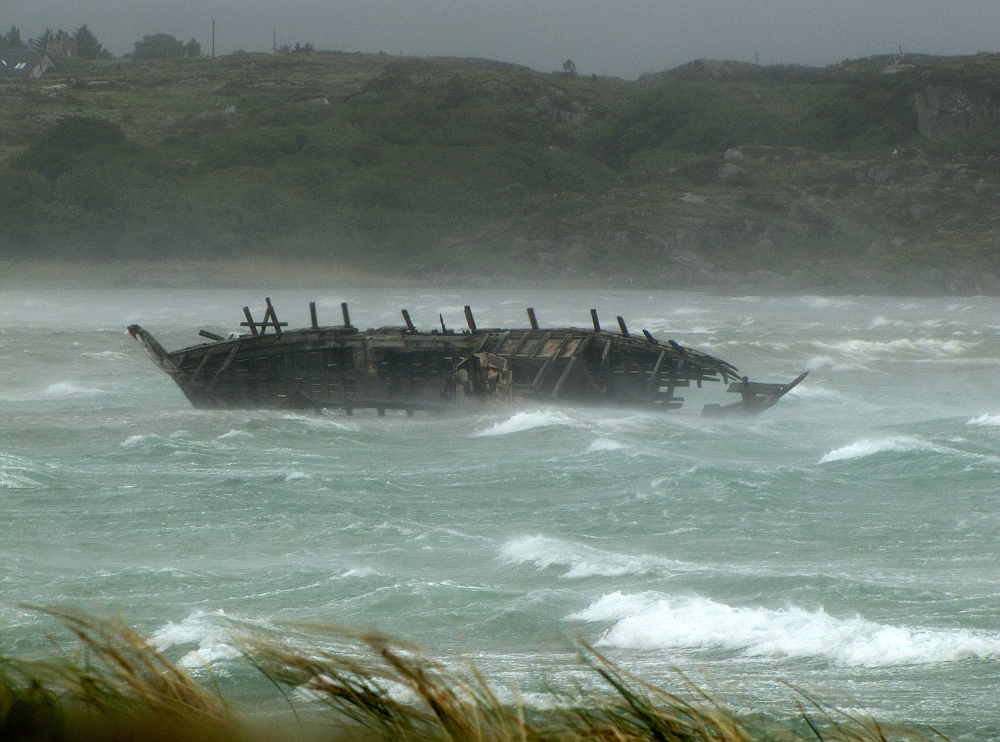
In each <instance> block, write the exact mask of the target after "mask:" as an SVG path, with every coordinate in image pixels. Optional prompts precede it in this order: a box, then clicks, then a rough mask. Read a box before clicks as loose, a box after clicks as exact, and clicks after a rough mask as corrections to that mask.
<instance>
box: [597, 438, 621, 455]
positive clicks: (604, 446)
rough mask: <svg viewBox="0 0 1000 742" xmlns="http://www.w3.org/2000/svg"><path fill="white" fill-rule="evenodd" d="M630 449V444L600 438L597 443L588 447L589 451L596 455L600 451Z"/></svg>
mask: <svg viewBox="0 0 1000 742" xmlns="http://www.w3.org/2000/svg"><path fill="white" fill-rule="evenodd" d="M629 448H630V446H629V445H628V444H625V443H619V442H618V441H614V440H611V439H610V438H598V439H597V440H596V441H594V442H593V443H591V444H590V445H589V446H587V450H588V451H590V452H592V453H596V452H598V451H627V450H628V449H629Z"/></svg>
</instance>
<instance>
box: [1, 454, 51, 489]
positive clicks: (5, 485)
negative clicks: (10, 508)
mask: <svg viewBox="0 0 1000 742" xmlns="http://www.w3.org/2000/svg"><path fill="white" fill-rule="evenodd" d="M29 472H30V473H34V468H33V467H31V466H29V465H28V464H26V463H24V462H22V461H20V460H18V459H14V458H11V457H6V456H3V457H0V490H33V489H37V488H39V487H42V486H44V485H42V483H41V482H38V481H36V480H35V479H33V478H31V477H30V476H28V473H29Z"/></svg>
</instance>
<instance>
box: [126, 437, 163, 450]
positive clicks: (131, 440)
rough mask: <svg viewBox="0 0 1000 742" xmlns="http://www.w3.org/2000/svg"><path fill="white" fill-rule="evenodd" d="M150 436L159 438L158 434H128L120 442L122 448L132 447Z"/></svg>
mask: <svg viewBox="0 0 1000 742" xmlns="http://www.w3.org/2000/svg"><path fill="white" fill-rule="evenodd" d="M150 438H159V436H158V435H130V436H129V437H128V438H126V439H125V440H123V441H122V442H121V447H122V448H133V447H134V446H138V445H139V444H140V443H142V442H143V441H146V440H149V439H150Z"/></svg>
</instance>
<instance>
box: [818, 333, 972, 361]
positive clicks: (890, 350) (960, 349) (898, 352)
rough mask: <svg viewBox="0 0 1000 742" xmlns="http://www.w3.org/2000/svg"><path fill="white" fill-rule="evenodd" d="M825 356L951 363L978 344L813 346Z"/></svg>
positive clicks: (898, 342) (857, 342)
mask: <svg viewBox="0 0 1000 742" xmlns="http://www.w3.org/2000/svg"><path fill="white" fill-rule="evenodd" d="M813 345H814V346H815V347H817V348H818V349H819V350H820V351H821V352H822V353H823V354H824V355H830V354H838V355H841V356H847V357H849V358H853V359H856V360H859V361H871V360H893V359H907V358H932V359H950V358H955V357H956V356H959V355H961V354H963V353H965V352H966V351H968V350H970V349H972V348H974V347H975V346H976V343H971V342H962V341H960V340H947V341H944V342H942V341H941V340H938V339H934V338H918V339H916V340H912V339H910V338H900V339H897V340H889V341H886V342H876V341H872V340H842V341H839V342H835V343H825V342H816V343H813Z"/></svg>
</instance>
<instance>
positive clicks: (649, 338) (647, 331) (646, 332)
mask: <svg viewBox="0 0 1000 742" xmlns="http://www.w3.org/2000/svg"><path fill="white" fill-rule="evenodd" d="M642 334H643V335H645V336H646V340H648V341H649V342H651V343H652V344H653V345H659V343H657V342H656V338H654V337H653V335H652V333H650V331H649V330H643V331H642Z"/></svg>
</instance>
